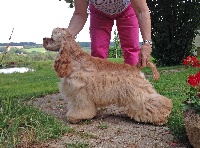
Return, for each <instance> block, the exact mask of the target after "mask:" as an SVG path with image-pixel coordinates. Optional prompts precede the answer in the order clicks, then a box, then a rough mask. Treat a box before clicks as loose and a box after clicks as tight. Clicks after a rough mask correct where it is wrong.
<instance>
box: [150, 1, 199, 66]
mask: <svg viewBox="0 0 200 148" xmlns="http://www.w3.org/2000/svg"><path fill="white" fill-rule="evenodd" d="M147 3H148V6H149V9H150V12H151V22H152V40H153V47H152V56H153V57H154V58H155V62H156V63H157V65H159V66H171V65H179V64H180V63H181V62H182V60H183V59H184V58H185V57H186V56H188V55H192V54H193V51H194V48H193V47H194V46H193V40H194V38H195V36H196V35H197V29H198V28H199V26H200V0H147Z"/></svg>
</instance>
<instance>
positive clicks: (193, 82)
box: [187, 75, 199, 87]
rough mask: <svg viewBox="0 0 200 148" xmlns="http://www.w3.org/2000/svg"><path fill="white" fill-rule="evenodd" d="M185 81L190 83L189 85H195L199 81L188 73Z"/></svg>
mask: <svg viewBox="0 0 200 148" xmlns="http://www.w3.org/2000/svg"><path fill="white" fill-rule="evenodd" d="M187 83H188V84H190V85H191V86H194V87H195V86H197V85H198V84H199V83H198V81H197V79H196V77H195V76H194V75H190V76H189V77H188V79H187Z"/></svg>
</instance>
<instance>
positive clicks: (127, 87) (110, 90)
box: [43, 28, 172, 125]
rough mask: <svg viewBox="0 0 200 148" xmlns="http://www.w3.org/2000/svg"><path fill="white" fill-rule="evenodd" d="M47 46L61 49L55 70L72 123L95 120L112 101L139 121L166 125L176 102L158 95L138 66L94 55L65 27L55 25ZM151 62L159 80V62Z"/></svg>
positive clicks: (44, 43) (155, 76) (56, 49)
mask: <svg viewBox="0 0 200 148" xmlns="http://www.w3.org/2000/svg"><path fill="white" fill-rule="evenodd" d="M43 46H44V48H46V49H47V50H53V51H59V53H58V55H57V57H56V60H55V62H54V69H55V71H56V73H57V75H58V76H59V77H60V78H61V82H60V88H59V90H60V92H61V93H62V95H63V96H64V98H65V99H67V100H68V112H67V115H66V116H67V119H68V120H69V121H70V122H72V123H76V122H79V121H80V120H82V119H91V118H93V117H94V116H95V115H96V112H97V108H98V107H101V106H108V105H110V104H117V105H118V106H120V107H123V108H124V111H125V112H126V114H127V115H128V116H129V117H130V118H133V119H135V120H136V121H138V122H149V123H153V124H156V125H162V124H165V123H166V122H167V121H168V117H169V114H170V113H171V109H172V101H171V100H170V99H168V98H167V97H165V96H162V95H160V94H158V93H157V92H156V90H155V89H154V88H153V86H152V84H151V83H150V82H149V81H148V80H147V79H145V77H144V76H143V75H141V71H140V69H139V68H137V67H136V66H130V65H128V64H118V63H113V62H109V61H107V60H104V59H100V58H95V57H92V56H91V55H89V54H88V53H86V52H84V51H83V50H82V48H81V47H80V46H79V44H78V43H76V42H75V40H74V39H73V38H72V36H71V35H70V33H69V32H68V30H67V29H65V28H55V29H54V30H53V32H52V38H44V41H43ZM148 65H149V66H150V67H151V68H152V70H153V74H154V79H158V78H159V73H158V71H157V69H156V67H155V65H154V64H153V63H149V64H148Z"/></svg>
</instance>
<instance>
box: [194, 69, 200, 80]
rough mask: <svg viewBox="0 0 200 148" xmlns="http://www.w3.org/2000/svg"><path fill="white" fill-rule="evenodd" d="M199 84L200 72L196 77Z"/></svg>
mask: <svg viewBox="0 0 200 148" xmlns="http://www.w3.org/2000/svg"><path fill="white" fill-rule="evenodd" d="M195 77H196V79H197V81H198V83H200V70H199V71H198V72H197V74H196V75H195Z"/></svg>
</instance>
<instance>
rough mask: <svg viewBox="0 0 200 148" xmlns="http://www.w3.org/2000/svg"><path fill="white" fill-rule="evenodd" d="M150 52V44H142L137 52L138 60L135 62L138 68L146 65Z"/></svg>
mask: <svg viewBox="0 0 200 148" xmlns="http://www.w3.org/2000/svg"><path fill="white" fill-rule="evenodd" d="M150 54H151V45H150V44H143V45H142V47H141V49H140V53H139V61H138V64H137V67H138V68H140V69H142V68H145V67H146V66H147V63H148V62H149V60H150Z"/></svg>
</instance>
